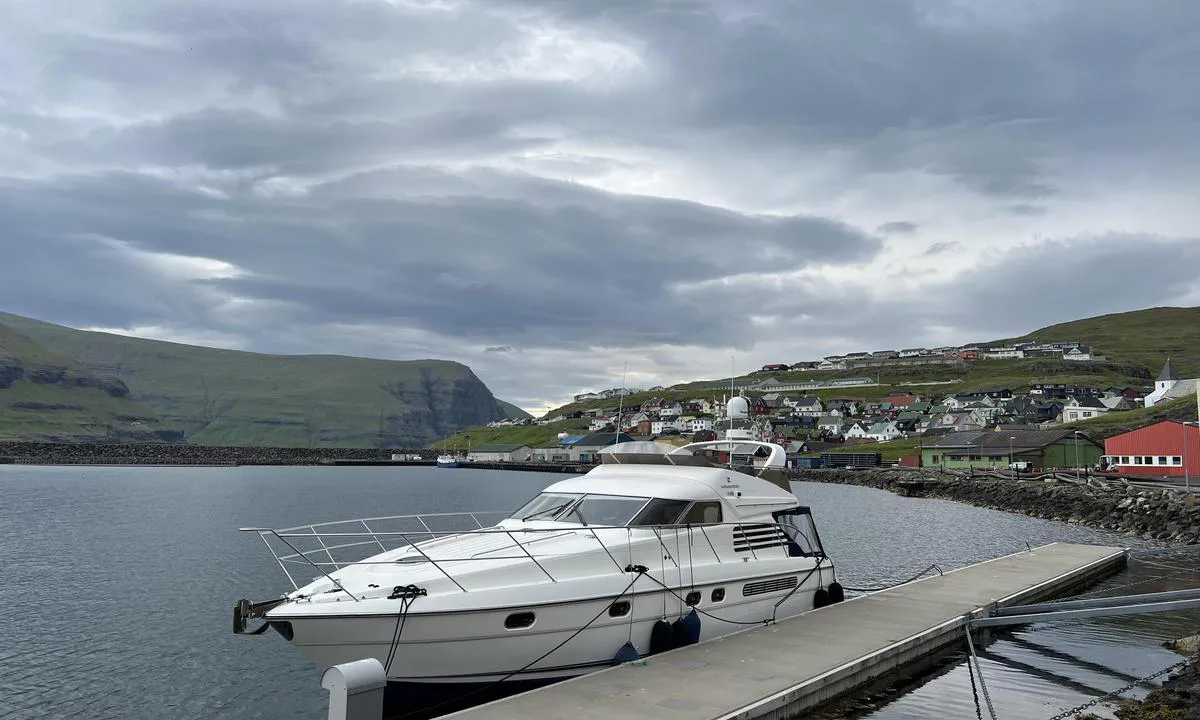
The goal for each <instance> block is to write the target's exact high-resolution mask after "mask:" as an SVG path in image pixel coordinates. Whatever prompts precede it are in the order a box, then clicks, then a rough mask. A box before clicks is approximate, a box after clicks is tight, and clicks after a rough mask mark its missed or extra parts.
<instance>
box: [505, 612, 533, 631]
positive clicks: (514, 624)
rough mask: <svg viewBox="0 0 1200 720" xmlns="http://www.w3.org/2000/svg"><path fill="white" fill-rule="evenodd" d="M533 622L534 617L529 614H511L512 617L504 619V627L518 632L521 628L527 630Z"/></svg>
mask: <svg viewBox="0 0 1200 720" xmlns="http://www.w3.org/2000/svg"><path fill="white" fill-rule="evenodd" d="M534 620H535V618H534V615H533V613H531V612H519V613H513V614H512V615H509V616H508V617H506V618H504V627H506V628H508V629H509V630H520V629H521V628H527V627H530V626H531V625H533V621H534Z"/></svg>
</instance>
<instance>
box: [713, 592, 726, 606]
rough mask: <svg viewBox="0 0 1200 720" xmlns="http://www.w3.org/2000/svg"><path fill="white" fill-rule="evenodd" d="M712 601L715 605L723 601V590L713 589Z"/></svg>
mask: <svg viewBox="0 0 1200 720" xmlns="http://www.w3.org/2000/svg"><path fill="white" fill-rule="evenodd" d="M712 601H713V602H715V603H719V602H724V601H725V588H714V589H713V591H712Z"/></svg>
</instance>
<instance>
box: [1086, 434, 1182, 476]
mask: <svg viewBox="0 0 1200 720" xmlns="http://www.w3.org/2000/svg"><path fill="white" fill-rule="evenodd" d="M1100 465H1101V467H1103V468H1105V469H1106V470H1107V471H1109V472H1116V473H1124V474H1128V475H1153V476H1158V477H1164V476H1178V477H1184V476H1185V475H1186V476H1187V477H1193V478H1194V477H1200V428H1197V427H1195V426H1193V425H1184V424H1183V423H1180V422H1175V421H1174V420H1164V421H1163V422H1160V423H1155V424H1154V425H1149V426H1147V427H1144V428H1141V429H1138V430H1133V431H1131V432H1127V433H1125V434H1123V435H1115V436H1113V437H1110V438H1109V439H1107V440H1105V441H1104V457H1102V458H1100Z"/></svg>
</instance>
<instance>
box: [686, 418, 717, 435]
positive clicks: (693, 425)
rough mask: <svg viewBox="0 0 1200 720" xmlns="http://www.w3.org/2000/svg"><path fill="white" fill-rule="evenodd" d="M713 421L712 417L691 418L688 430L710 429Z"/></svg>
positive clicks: (693, 431)
mask: <svg viewBox="0 0 1200 720" xmlns="http://www.w3.org/2000/svg"><path fill="white" fill-rule="evenodd" d="M714 424H715V421H714V420H713V419H712V418H693V419H692V420H691V421H690V422H689V423H688V432H692V433H698V432H701V431H703V430H712V429H713V425H714Z"/></svg>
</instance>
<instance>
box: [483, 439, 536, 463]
mask: <svg viewBox="0 0 1200 720" xmlns="http://www.w3.org/2000/svg"><path fill="white" fill-rule="evenodd" d="M532 458H533V448H531V447H529V446H528V445H523V444H519V443H493V444H490V445H477V446H476V447H474V448H472V449H471V452H469V453H467V460H469V461H471V462H515V461H522V460H531V459H532Z"/></svg>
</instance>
